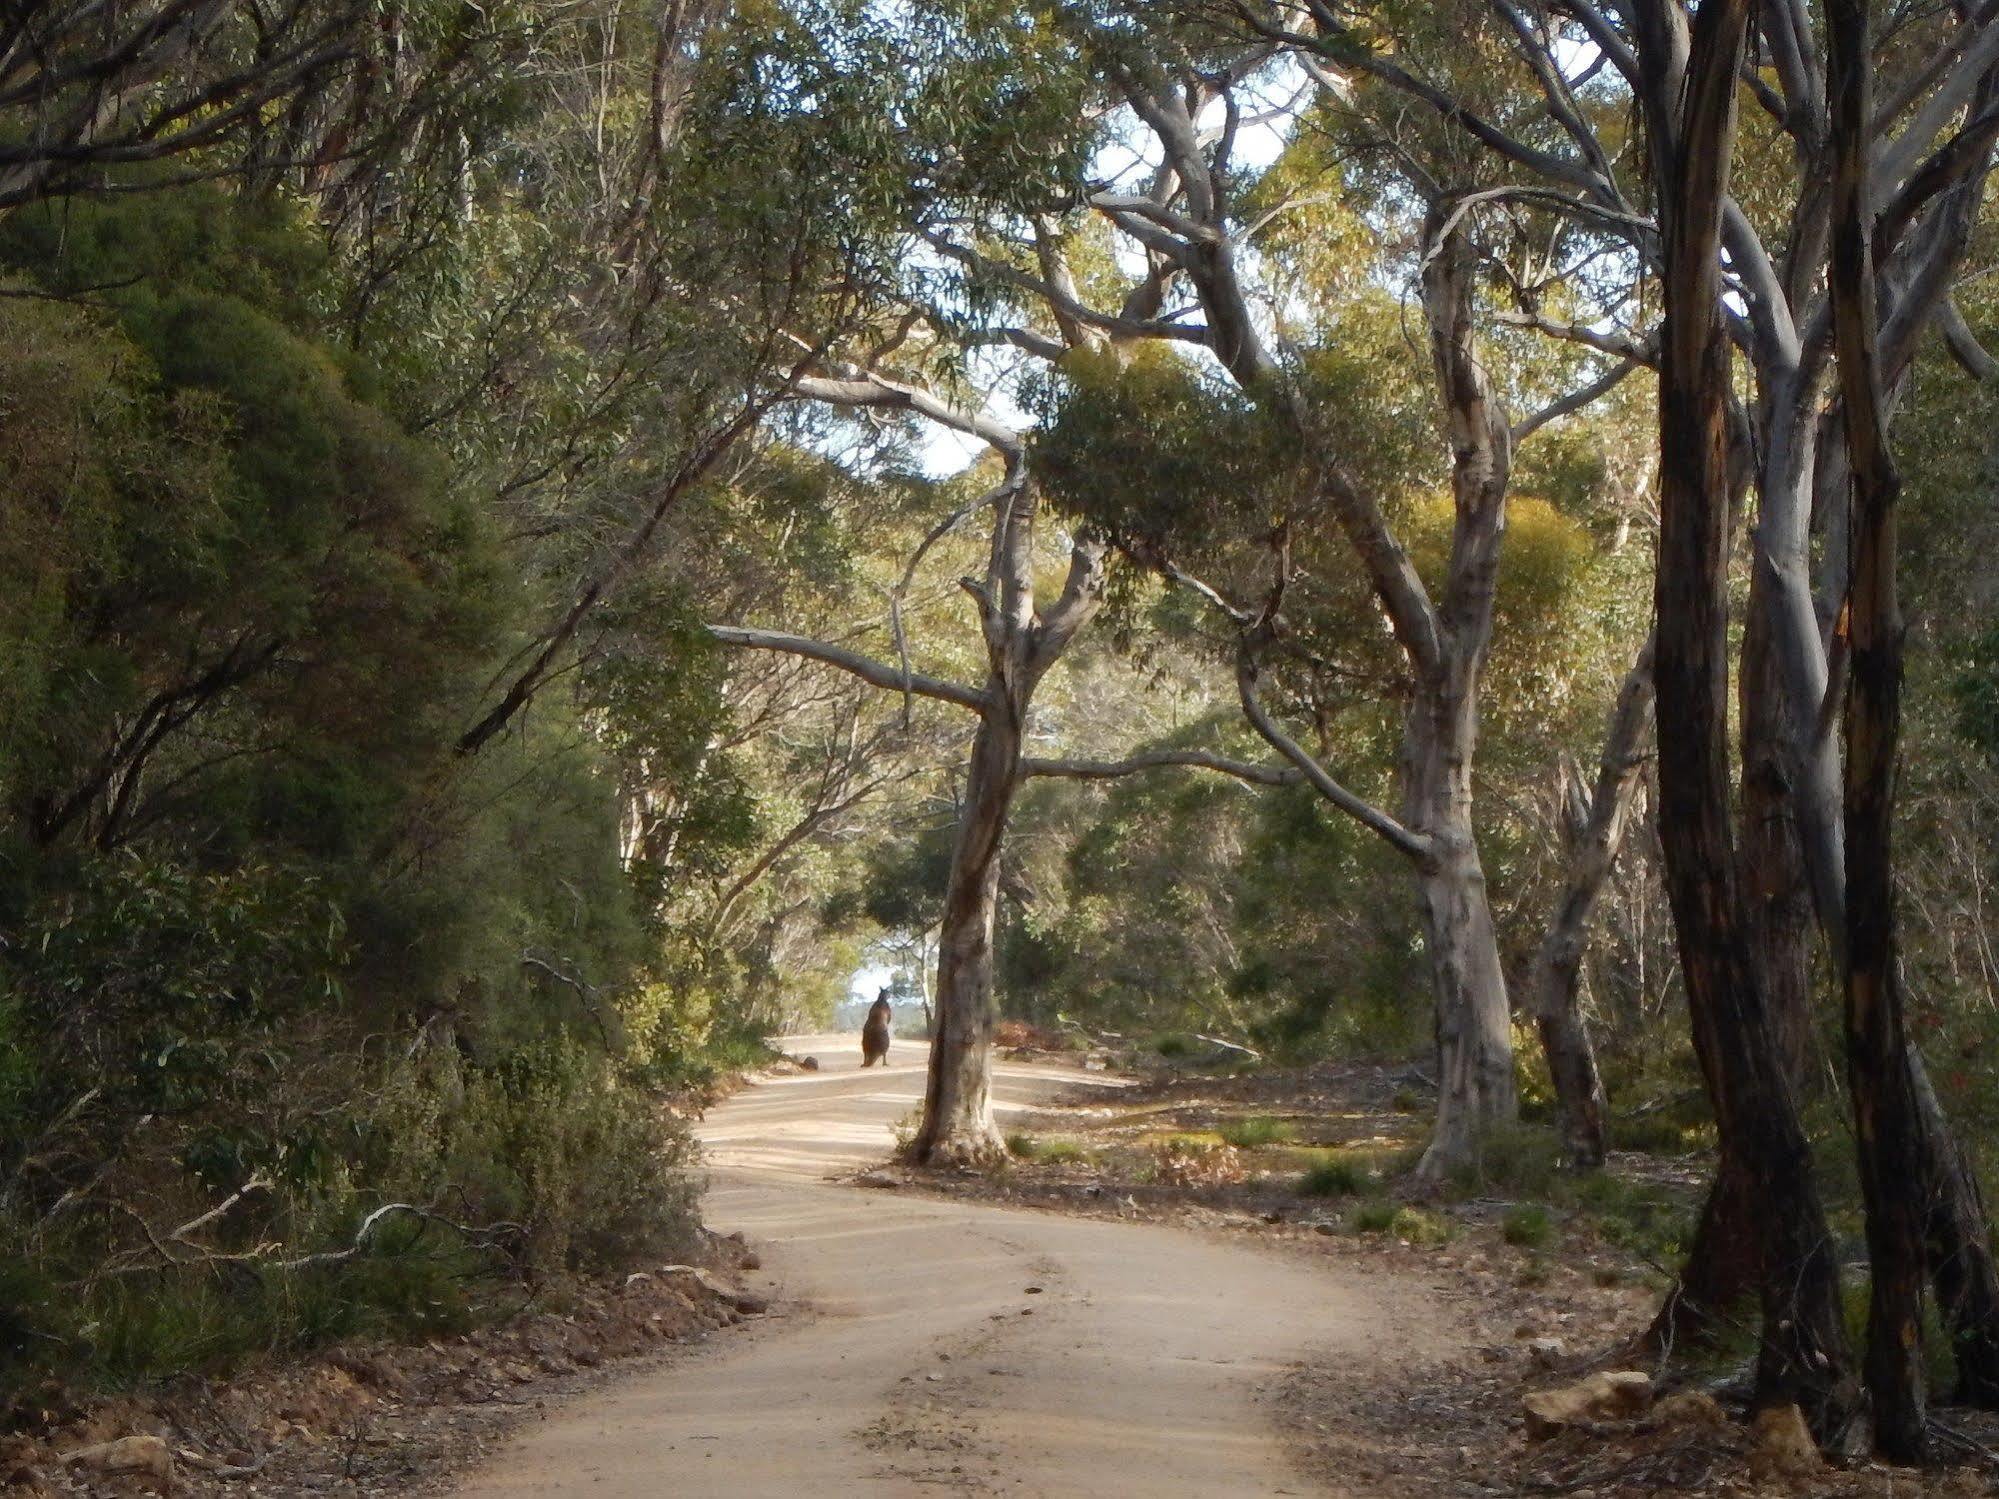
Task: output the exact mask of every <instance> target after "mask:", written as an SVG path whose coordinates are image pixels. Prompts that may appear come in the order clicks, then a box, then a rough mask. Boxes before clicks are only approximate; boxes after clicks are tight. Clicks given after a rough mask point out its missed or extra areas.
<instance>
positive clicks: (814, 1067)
mask: <svg viewBox="0 0 1999 1499" xmlns="http://www.w3.org/2000/svg"><path fill="white" fill-rule="evenodd" d="M798 1065H799V1066H800V1067H803V1068H804V1069H805V1070H806V1071H807V1072H817V1071H818V1070H819V1058H817V1057H800V1058H799V1059H798Z"/></svg>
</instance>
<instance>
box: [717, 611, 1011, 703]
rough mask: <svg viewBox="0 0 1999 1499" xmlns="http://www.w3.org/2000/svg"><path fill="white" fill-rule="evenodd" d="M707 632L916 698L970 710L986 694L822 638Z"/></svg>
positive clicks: (730, 628)
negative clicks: (815, 662)
mask: <svg viewBox="0 0 1999 1499" xmlns="http://www.w3.org/2000/svg"><path fill="white" fill-rule="evenodd" d="M708 633H709V634H710V635H712V636H714V637H715V638H716V639H717V640H719V641H721V642H722V644H724V645H735V646H742V647H744V648H745V649H748V650H753V651H782V652H784V653H785V654H787V655H792V656H803V657H805V658H806V659H807V660H809V661H818V662H821V663H823V664H825V665H827V666H835V667H838V668H839V669H840V670H841V671H844V672H847V673H849V674H850V675H853V676H856V677H859V678H860V679H861V680H862V681H863V682H866V683H868V684H869V685H870V686H873V687H883V688H886V689H888V690H889V691H891V692H913V693H915V694H916V695H917V696H918V697H928V698H935V699H936V700H937V701H938V702H940V703H953V704H956V705H957V706H958V707H960V708H969V709H971V710H972V711H973V712H974V713H982V712H984V711H985V707H986V697H985V694H984V693H982V692H975V691H973V690H972V689H971V688H969V687H964V686H960V685H959V684H958V683H956V682H947V681H945V680H944V679H943V678H941V677H928V676H924V675H923V674H922V673H920V672H907V671H900V670H898V669H896V668H895V667H893V666H890V665H889V664H888V663H887V662H885V661H877V660H875V659H874V658H873V657H872V656H863V655H862V654H861V653H860V652H859V651H850V650H847V649H846V648H845V647H844V646H837V645H829V644H828V643H827V642H825V641H823V640H813V639H810V638H809V637H807V636H804V635H787V634H785V633H783V632H782V631H780V630H753V629H747V628H744V627H742V626H739V625H709V626H708Z"/></svg>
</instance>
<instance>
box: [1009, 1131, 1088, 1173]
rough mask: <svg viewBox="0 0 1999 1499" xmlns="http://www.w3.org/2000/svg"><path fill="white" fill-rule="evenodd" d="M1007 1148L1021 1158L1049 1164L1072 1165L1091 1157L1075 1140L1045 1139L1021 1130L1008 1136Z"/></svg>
mask: <svg viewBox="0 0 1999 1499" xmlns="http://www.w3.org/2000/svg"><path fill="white" fill-rule="evenodd" d="M1006 1148H1007V1150H1008V1151H1009V1152H1010V1153H1011V1154H1013V1155H1014V1156H1015V1157H1017V1158H1018V1159H1020V1160H1023V1161H1040V1162H1042V1163H1043V1164H1045V1165H1049V1166H1072V1165H1075V1164H1077V1163H1078V1162H1081V1161H1086V1160H1088V1159H1089V1158H1090V1152H1089V1151H1087V1150H1085V1149H1084V1148H1083V1147H1082V1146H1081V1145H1079V1144H1078V1143H1077V1142H1076V1141H1074V1140H1049V1139H1043V1138H1041V1137H1040V1136H1036V1135H1030V1134H1028V1133H1026V1132H1025V1131H1021V1130H1016V1131H1014V1133H1012V1134H1010V1135H1008V1136H1007V1137H1006Z"/></svg>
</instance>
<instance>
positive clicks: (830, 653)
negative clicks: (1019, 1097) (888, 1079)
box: [710, 367, 1287, 1162]
mask: <svg viewBox="0 0 1999 1499" xmlns="http://www.w3.org/2000/svg"><path fill="white" fill-rule="evenodd" d="M798 393H799V397H800V399H804V400H814V401H819V402H824V403H826V404H828V405H831V406H834V407H836V408H840V409H843V410H849V411H865V410H871V409H879V408H888V409H892V410H900V411H905V412H915V413H919V414H920V415H921V416H923V417H924V418H926V419H928V420H929V421H930V422H932V423H935V424H937V425H939V426H941V427H944V428H946V429H948V430H951V431H955V432H958V433H961V434H963V435H966V436H970V437H974V438H976V439H978V440H979V441H981V442H983V443H985V444H986V445H987V446H988V447H989V449H990V451H991V452H992V454H993V457H994V459H995V460H996V463H995V466H996V467H997V469H998V474H997V477H996V480H995V482H993V483H991V484H990V485H989V486H986V487H982V488H980V489H978V490H977V491H976V492H975V494H974V496H973V497H972V499H971V500H969V501H968V502H966V503H964V504H962V505H960V506H958V507H956V508H955V509H952V510H950V511H947V512H946V513H945V514H944V515H942V516H941V517H940V518H939V520H938V522H937V524H936V525H935V526H934V527H933V528H932V529H931V531H930V532H929V534H928V535H927V536H926V537H925V538H924V540H923V541H922V542H921V543H919V545H918V546H917V547H916V548H915V549H914V550H913V552H912V553H911V555H910V558H909V561H908V563H907V565H906V566H905V568H904V570H903V573H902V577H901V579H900V581H899V583H898V585H897V586H896V588H895V589H894V590H893V595H894V605H895V607H894V609H893V613H892V617H891V622H890V624H891V633H892V636H893V641H894V645H895V655H894V657H893V659H881V658H878V657H875V656H870V655H867V654H865V653H864V652H861V651H858V650H855V649H853V648H852V647H850V646H848V645H846V644H843V643H838V642H834V641H827V640H821V639H813V638H809V637H806V636H802V635H799V634H795V633H790V632H782V631H776V630H770V629H763V628H755V627H748V626H742V625H734V624H715V625H712V626H711V627H710V629H711V633H713V635H714V636H715V637H716V638H717V639H718V640H720V641H722V642H723V643H725V644H728V645H734V646H740V647H745V648H748V649H753V650H766V651H778V652H783V653H786V654H790V655H795V656H800V657H803V658H806V659H809V660H813V661H818V662H821V663H823V664H825V665H828V666H832V667H835V668H837V669H839V670H841V671H844V672H847V673H849V674H850V675H852V676H856V677H858V678H860V679H861V680H863V681H865V682H868V683H870V684H872V685H873V686H875V687H878V688H881V689H883V690H885V691H889V692H895V693H899V694H901V695H903V697H904V698H905V699H908V698H911V697H924V698H929V699H932V700H935V701H938V702H943V703H948V704H951V705H953V706H955V707H957V708H961V709H966V710H969V711H970V712H972V713H973V714H974V715H975V721H976V728H975V731H974V734H973V738H972V744H971V748H970V751H969V756H968V759H967V763H966V767H965V774H964V784H963V788H962V791H961V792H960V796H959V811H958V817H957V826H956V832H955V835H954V838H953V842H952V852H951V862H950V867H949V871H948V874H947V875H946V878H945V885H944V891H943V899H942V904H941V908H940V912H939V920H938V941H937V947H938V957H937V983H936V1004H935V1018H934V1025H933V1029H932V1036H931V1053H930V1071H929V1079H928V1084H927V1087H926V1090H925V1095H924V1106H923V1120H922V1124H921V1125H920V1127H919V1129H918V1132H917V1135H916V1138H915V1141H914V1143H913V1146H912V1152H913V1154H914V1156H915V1157H916V1158H917V1159H918V1160H921V1161H925V1162H944V1161H970V1160H979V1159H986V1158H991V1157H993V1156H995V1155H996V1154H997V1153H999V1152H1000V1151H1001V1150H1003V1148H1004V1147H1003V1144H1002V1142H1001V1140H1000V1137H999V1132H998V1130H997V1128H996V1126H995V1125H994V1122H993V1115H992V1102H991V1084H992V1060H991V1048H992V1034H993V1025H994V1021H995V1018H996V1010H995V1003H994V988H993V985H994V966H993V965H994V929H995V923H996V920H997V913H998V902H999V883H1000V869H1001V858H1000V856H1001V849H1002V845H1003V842H1004V839H1005V836H1006V828H1007V821H1008V817H1009V814H1010V811H1011V808H1012V806H1013V802H1014V799H1015V797H1016V795H1017V794H1018V792H1019V789H1020V786H1021V784H1022V782H1023V781H1024V780H1026V779H1027V778H1029V777H1032V776H1037V775H1050V776H1069V777H1102V776H1116V775H1125V774H1132V773H1136V772H1138V771H1141V770H1146V769H1151V768H1155V767H1162V766H1169V765H1187V766H1199V767H1203V768H1208V769H1214V770H1220V771H1223V772H1225V773H1228V774H1234V775H1238V776H1241V777H1243V778H1245V779H1251V780H1258V781H1264V782H1267V783H1271V784H1280V783H1282V782H1283V781H1284V780H1286V779H1287V775H1286V773H1285V772H1284V771H1283V770H1281V769H1278V768H1275V767H1259V766H1253V765H1248V764H1244V763H1242V762H1238V761H1235V760H1231V759H1229V758H1228V757H1226V756H1221V755H1216V754H1212V753H1208V752H1204V751H1193V750H1154V751H1146V752H1141V753H1139V754H1136V755H1132V756H1129V757H1127V758H1125V759H1123V760H1120V761H1114V762H1106V761H1085V760H1074V759H1042V758H1035V757H1031V756H1029V755H1028V754H1027V740H1028V735H1029V731H1030V724H1031V710H1032V707H1033V702H1034V697H1035V693H1036V690H1037V689H1038V688H1039V686H1040V685H1041V682H1042V680H1043V679H1044V678H1045V677H1046V676H1047V674H1048V672H1049V670H1050V669H1051V668H1052V667H1053V666H1054V665H1055V663H1056V662H1057V661H1058V660H1059V659H1060V658H1061V656H1062V655H1063V653H1064V652H1065V651H1066V650H1067V649H1068V647H1069V646H1070V644H1071V643H1072V642H1073V641H1074V640H1075V638H1076V636H1077V634H1078V633H1079V632H1080V631H1081V630H1082V629H1083V628H1084V627H1085V625H1087V624H1088V622H1089V621H1090V619H1091V618H1092V617H1093V616H1094V615H1095V614H1096V613H1097V611H1098V610H1099V608H1100V607H1101V606H1102V603H1103V597H1104V589H1105V585H1106V553H1107V548H1106V546H1105V544H1104V542H1103V541H1102V540H1101V539H1099V538H1098V537H1095V536H1093V535H1090V534H1089V533H1087V532H1084V533H1078V534H1077V535H1076V536H1075V537H1074V539H1073V540H1072V542H1071V545H1070V549H1069V563H1068V569H1067V575H1066V577H1065V578H1064V580H1063V583H1062V586H1061V589H1060V591H1059V593H1057V594H1056V596H1055V597H1054V599H1053V601H1052V602H1051V603H1049V604H1048V605H1046V606H1045V607H1043V606H1040V605H1038V604H1037V595H1036V588H1035V580H1036V552H1037V548H1036V545H1035V529H1036V521H1037V518H1038V516H1039V513H1040V509H1041V489H1040V486H1039V485H1038V484H1036V483H1035V482H1034V481H1033V478H1032V475H1031V473H1030V471H1029V468H1028V447H1027V443H1026V440H1025V439H1024V437H1023V436H1022V435H1021V434H1020V433H1019V432H1018V431H1016V430H1015V429H1014V428H1013V427H1011V426H1009V425H1008V424H1007V423H1006V422H1004V421H1002V420H1001V419H999V418H998V417H996V416H994V415H993V414H991V413H990V412H988V411H985V410H980V409H976V408H972V407H968V406H966V405H962V404H954V403H953V402H952V401H951V400H949V399H947V397H946V396H944V395H940V394H939V393H938V392H936V391H934V390H932V389H930V388H928V387H927V386H925V385H922V384H919V383H916V382H913V381H910V380H907V379H902V378H897V377H896V376H894V375H891V374H889V373H887V372H885V371H883V370H880V369H860V368H855V367H844V368H841V369H839V370H838V371H837V372H836V373H832V374H827V375H813V376H805V377H803V378H801V379H800V380H799V381H798ZM981 514H989V517H990V519H989V524H990V541H989V544H988V546H987V548H986V560H985V571H984V574H983V576H966V577H963V578H961V579H960V580H959V587H960V589H961V590H962V591H963V592H964V594H965V595H967V596H968V597H969V598H970V599H971V600H972V603H973V606H974V611H975V614H976V617H977V620H978V627H979V630H978V634H979V639H980V642H981V644H982V647H983V656H984V660H985V672H984V682H983V684H982V685H981V686H979V687H976V688H975V687H972V686H969V685H964V684H961V683H959V682H956V681H953V680H950V679H948V678H945V677H942V676H937V675H933V674H930V673H926V672H919V671H917V670H915V669H914V668H913V667H912V664H911V653H910V646H909V642H908V640H907V638H906V631H905V628H904V623H903V618H902V613H901V607H900V606H901V602H902V600H903V598H904V597H905V596H906V594H907V592H908V589H909V587H910V585H911V583H912V582H913V581H914V580H915V578H916V576H917V572H918V569H919V567H920V566H921V564H922V562H923V560H924V558H925V556H926V555H927V554H928V553H929V551H930V550H931V548H932V547H933V546H934V545H935V544H936V543H937V542H938V541H940V540H941V539H942V538H943V537H944V536H946V535H947V534H949V533H950V532H951V531H952V530H954V529H956V528H957V527H958V526H960V525H962V524H964V523H965V522H966V521H968V520H970V519H972V518H973V517H976V516H979V515H981Z"/></svg>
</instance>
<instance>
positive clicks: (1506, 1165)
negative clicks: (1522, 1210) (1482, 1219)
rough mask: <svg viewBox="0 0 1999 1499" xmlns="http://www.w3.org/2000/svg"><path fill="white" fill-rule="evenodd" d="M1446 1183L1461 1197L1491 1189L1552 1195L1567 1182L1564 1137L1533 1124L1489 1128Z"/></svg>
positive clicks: (1521, 1194)
mask: <svg viewBox="0 0 1999 1499" xmlns="http://www.w3.org/2000/svg"><path fill="white" fill-rule="evenodd" d="M1447 1184H1448V1186H1449V1188H1450V1190H1451V1192H1452V1193H1453V1194H1455V1195H1457V1196H1460V1197H1471V1196H1475V1195H1479V1194H1482V1193H1492V1192H1503V1193H1506V1194H1508V1195H1512V1196H1520V1197H1540V1198H1548V1197H1552V1196H1554V1195H1556V1194H1557V1193H1558V1192H1559V1191H1561V1190H1562V1188H1563V1186H1564V1184H1565V1177H1564V1174H1563V1169H1562V1146H1561V1141H1560V1140H1559V1139H1558V1138H1557V1137H1556V1135H1555V1132H1554V1131H1553V1130H1551V1129H1547V1128H1544V1127H1542V1126H1539V1125H1533V1124H1512V1125H1501V1126H1497V1127H1494V1128H1492V1129H1488V1130H1486V1131H1485V1132H1484V1133H1483V1134H1481V1135H1480V1136H1479V1139H1478V1144H1477V1147H1476V1150H1475V1153H1474V1155H1473V1156H1472V1159H1471V1160H1470V1161H1468V1162H1466V1163H1465V1164H1464V1165H1461V1166H1458V1167H1456V1168H1454V1169H1453V1170H1452V1171H1451V1173H1450V1176H1449V1179H1448V1183H1447Z"/></svg>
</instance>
